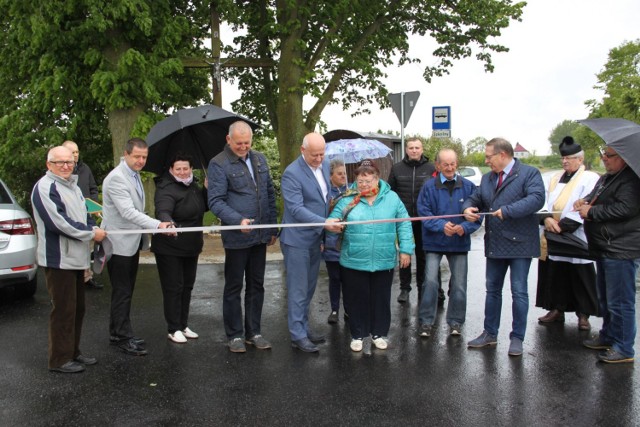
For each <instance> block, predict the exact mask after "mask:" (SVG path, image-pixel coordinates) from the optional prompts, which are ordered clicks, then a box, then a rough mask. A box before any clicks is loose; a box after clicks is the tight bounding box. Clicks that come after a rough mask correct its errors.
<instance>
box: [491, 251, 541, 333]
mask: <svg viewBox="0 0 640 427" xmlns="http://www.w3.org/2000/svg"><path fill="white" fill-rule="evenodd" d="M530 266H531V258H509V259H497V258H487V272H486V278H487V284H486V286H487V297H486V299H485V305H484V330H485V331H487V332H488V333H489V334H491V335H493V336H498V329H499V328H500V313H501V311H502V288H503V286H504V277H505V275H506V274H507V268H509V269H510V270H511V274H510V279H511V296H512V299H513V304H512V306H511V313H512V317H513V323H512V330H511V333H510V334H509V337H510V338H514V337H515V338H519V339H521V340H524V334H525V332H526V330H527V313H528V312H529V294H528V289H527V277H528V276H529V267H530Z"/></svg>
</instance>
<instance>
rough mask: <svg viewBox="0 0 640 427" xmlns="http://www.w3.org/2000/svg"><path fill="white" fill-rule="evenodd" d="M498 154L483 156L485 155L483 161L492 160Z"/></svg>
mask: <svg viewBox="0 0 640 427" xmlns="http://www.w3.org/2000/svg"><path fill="white" fill-rule="evenodd" d="M498 154H500V153H493V154H485V155H484V158H485V160H491V158H492V157H493V156H497V155H498Z"/></svg>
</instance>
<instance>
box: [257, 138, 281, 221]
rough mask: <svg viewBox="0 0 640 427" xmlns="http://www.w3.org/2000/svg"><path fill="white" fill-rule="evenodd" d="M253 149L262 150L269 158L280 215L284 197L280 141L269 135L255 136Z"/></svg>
mask: <svg viewBox="0 0 640 427" xmlns="http://www.w3.org/2000/svg"><path fill="white" fill-rule="evenodd" d="M251 148H252V149H254V150H256V151H259V152H261V153H262V154H264V155H265V157H266V158H267V163H268V164H269V171H270V172H271V179H272V180H273V186H274V188H275V191H276V204H277V208H278V217H279V216H280V214H281V213H282V208H283V206H282V197H281V194H282V193H281V192H280V180H281V178H282V172H283V170H282V169H280V153H279V152H278V143H277V142H276V140H275V138H272V137H267V136H255V137H254V138H253V144H252V146H251Z"/></svg>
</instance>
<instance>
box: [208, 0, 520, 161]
mask: <svg viewBox="0 0 640 427" xmlns="http://www.w3.org/2000/svg"><path fill="white" fill-rule="evenodd" d="M217 3H218V4H217V8H218V10H219V11H220V12H221V13H222V16H223V17H224V19H225V20H226V21H228V22H230V23H231V24H232V25H233V28H234V30H236V32H237V34H238V35H237V36H236V37H235V39H234V45H232V46H226V47H225V51H226V53H227V54H232V53H235V52H242V54H243V55H247V56H256V57H261V58H273V59H275V60H277V62H278V66H277V67H274V68H271V69H267V68H261V69H252V68H244V69H237V68H236V69H233V70H227V73H228V75H229V76H230V77H231V78H233V79H235V80H237V82H238V84H239V88H240V90H241V91H242V92H243V94H244V95H243V96H242V98H241V100H240V101H238V102H236V103H234V104H233V109H234V110H235V111H239V112H242V113H244V114H245V115H247V116H249V117H251V118H253V119H254V120H259V121H261V122H262V123H270V124H271V128H272V129H273V131H274V132H275V134H276V137H277V140H278V146H279V151H280V157H281V164H282V165H283V166H286V165H287V164H289V163H290V162H291V161H292V160H293V159H294V158H295V157H296V156H297V155H298V146H299V144H300V142H301V141H302V138H303V136H304V134H305V133H307V132H309V131H312V130H314V129H315V127H316V124H317V123H318V121H319V120H320V116H321V114H322V111H323V110H324V108H325V107H326V106H327V105H329V104H334V103H337V104H341V105H342V107H343V108H344V109H348V108H351V107H355V108H356V114H363V113H366V112H368V111H369V108H370V106H371V105H372V104H374V103H375V104H378V105H380V106H386V105H388V101H387V95H388V93H387V91H386V89H385V87H384V86H383V83H382V78H383V77H385V74H384V71H383V68H384V67H386V66H391V65H392V64H395V63H397V64H404V63H411V62H416V63H417V62H420V58H415V57H412V56H410V55H409V41H408V40H409V39H408V37H409V35H419V36H429V37H431V39H433V40H434V41H435V43H436V44H437V47H436V48H435V50H434V51H433V52H432V56H433V58H429V60H428V64H429V65H427V66H426V67H425V69H424V77H425V79H426V80H427V81H428V82H430V81H431V80H432V78H434V77H437V76H442V75H443V74H446V73H448V69H449V68H450V67H451V66H452V65H453V62H454V61H455V60H457V59H461V58H466V57H470V56H472V55H474V53H475V57H476V58H477V59H478V60H479V61H481V62H483V63H484V66H485V69H486V70H487V71H492V69H493V64H492V61H491V53H492V52H505V51H507V50H508V49H507V48H506V47H505V46H502V45H500V44H497V43H496V42H495V39H496V38H497V37H498V36H500V34H501V31H502V30H503V29H504V28H506V27H507V26H508V25H509V24H510V22H511V21H512V20H520V16H521V15H522V9H523V7H524V5H525V3H524V2H517V3H512V2H511V1H509V0H461V1H450V0H439V1H429V2H425V1H424V0H367V1H354V0H315V1H309V0H239V1H238V0H237V1H231V0H219V1H218V2H217ZM303 101H312V103H311V104H310V105H311V107H310V108H309V109H306V108H305V104H304V102H303Z"/></svg>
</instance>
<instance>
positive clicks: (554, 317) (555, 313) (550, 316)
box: [538, 310, 564, 323]
mask: <svg viewBox="0 0 640 427" xmlns="http://www.w3.org/2000/svg"><path fill="white" fill-rule="evenodd" d="M538 322H540V323H553V322H558V323H564V313H563V312H562V311H560V310H551V311H550V312H548V313H547V314H545V315H544V316H542V317H538Z"/></svg>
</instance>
